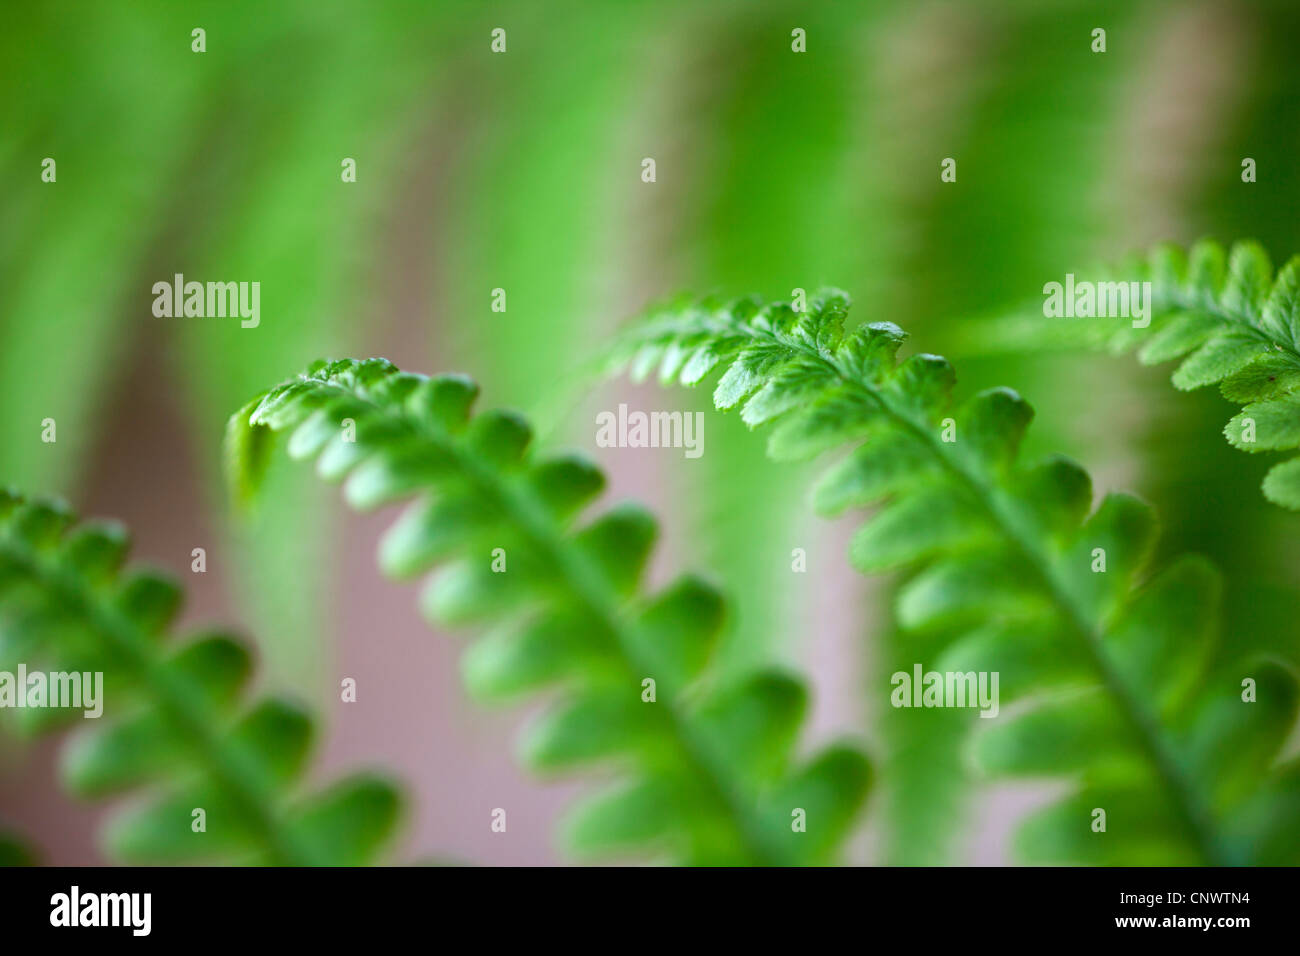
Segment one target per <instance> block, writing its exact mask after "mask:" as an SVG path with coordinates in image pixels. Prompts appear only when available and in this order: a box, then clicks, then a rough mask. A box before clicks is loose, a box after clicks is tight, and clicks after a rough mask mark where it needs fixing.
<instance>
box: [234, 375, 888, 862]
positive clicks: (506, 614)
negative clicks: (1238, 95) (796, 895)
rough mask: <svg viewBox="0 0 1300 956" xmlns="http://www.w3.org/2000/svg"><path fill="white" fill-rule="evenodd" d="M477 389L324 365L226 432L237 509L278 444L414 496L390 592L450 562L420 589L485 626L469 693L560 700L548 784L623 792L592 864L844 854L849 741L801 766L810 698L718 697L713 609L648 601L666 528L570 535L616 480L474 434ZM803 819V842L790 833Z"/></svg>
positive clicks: (611, 522)
mask: <svg viewBox="0 0 1300 956" xmlns="http://www.w3.org/2000/svg"><path fill="white" fill-rule="evenodd" d="M476 395H477V387H476V386H475V385H474V384H473V383H472V382H471V381H469V380H468V379H466V378H464V377H462V376H456V375H444V376H438V377H435V378H427V377H425V376H421V375H414V374H409V373H405V372H400V371H398V369H397V368H395V367H394V366H393V365H392V364H391V363H389V362H387V361H385V360H382V359H370V360H366V361H354V360H342V361H335V362H328V363H324V362H322V363H317V364H315V365H313V366H312V367H311V368H310V369H309V370H308V372H307V373H306V374H304V375H301V376H299V377H298V378H295V379H293V380H291V381H288V382H285V383H284V384H282V385H279V386H277V387H275V388H273V389H271V390H270V391H269V392H267V393H266V394H264V395H263V396H261V397H259V398H257V399H255V400H254V401H253V402H251V403H250V404H249V405H248V406H246V407H245V408H244V409H243V410H241V411H240V412H239V413H238V414H236V415H235V416H234V418H233V419H232V420H231V425H230V430H229V442H228V460H229V462H230V463H231V471H232V474H231V481H232V485H233V487H235V488H236V490H237V491H239V490H242V493H244V494H248V493H251V492H253V491H255V490H256V487H257V484H258V470H259V467H260V464H261V463H264V462H265V452H266V449H267V439H268V438H269V436H270V435H271V433H272V432H281V431H292V436H291V437H290V439H289V442H288V452H289V454H290V455H291V456H293V457H297V458H311V457H314V458H316V459H317V470H318V472H319V473H320V474H321V476H322V477H324V478H326V479H327V480H335V481H339V480H342V479H344V478H345V477H346V478H347V483H346V485H345V487H344V496H345V498H346V499H347V500H348V502H349V503H350V504H352V505H353V506H354V507H357V508H372V507H376V506H378V505H381V504H385V503H389V502H392V501H395V500H398V499H403V498H407V497H412V496H413V497H415V498H416V499H417V500H415V501H414V502H413V503H412V504H411V505H410V507H409V508H408V510H407V511H406V513H405V515H404V516H403V517H402V518H401V519H400V520H399V521H398V523H397V524H396V525H395V526H394V527H393V528H392V529H391V530H390V531H389V532H388V534H387V535H386V537H385V538H384V541H383V544H382V547H381V553H380V563H381V565H382V567H383V569H384V570H385V571H386V572H387V573H389V574H391V575H394V576H402V577H405V576H411V575H416V574H421V573H423V572H426V571H428V570H430V569H432V568H434V567H435V566H439V565H443V564H447V565H448V566H447V567H444V568H443V569H442V570H441V572H440V573H439V574H437V575H435V576H434V577H433V578H432V579H431V581H430V584H429V586H428V587H427V589H426V590H425V592H424V596H423V601H422V605H423V609H424V611H425V612H426V614H427V616H428V617H430V618H431V619H432V620H436V621H439V622H442V623H447V624H452V625H455V624H466V623H471V622H482V623H492V624H494V625H495V627H494V629H493V631H492V633H490V634H489V635H488V636H487V637H485V638H483V639H482V640H480V641H479V642H478V643H476V644H475V645H473V646H472V647H471V649H470V650H469V651H468V653H467V654H466V656H465V659H464V676H465V679H466V682H467V683H468V685H469V687H470V689H471V691H473V692H475V693H477V694H479V695H481V696H484V697H489V698H504V697H511V696H515V695H518V694H522V693H526V692H530V691H534V690H538V689H540V688H542V687H543V686H546V685H549V684H560V685H561V686H562V688H563V692H564V693H563V701H562V703H560V704H559V705H558V706H557V707H555V708H554V709H553V710H552V711H550V712H549V713H548V714H547V715H546V716H544V717H543V718H542V719H541V720H540V721H539V722H538V723H537V724H535V725H534V726H532V727H531V728H530V729H529V731H528V732H527V733H526V735H525V737H524V739H523V743H522V747H521V750H522V756H523V759H524V760H525V762H526V763H527V764H529V765H530V766H531V767H533V768H535V769H537V770H541V771H560V770H568V769H571V768H576V767H579V766H582V765H585V764H590V763H593V762H604V763H606V764H613V765H614V766H615V767H617V768H618V770H619V771H620V772H621V773H620V778H621V779H620V781H619V782H618V783H617V784H615V785H614V786H613V787H612V788H610V789H608V790H606V791H605V792H603V793H601V794H599V795H598V796H596V797H595V798H592V799H589V800H588V801H587V802H586V803H584V804H583V805H582V806H581V807H580V808H579V809H578V810H577V811H576V812H574V813H573V814H572V815H571V817H570V819H569V822H568V824H567V826H566V839H565V842H566V843H567V845H568V847H569V849H570V851H571V852H573V853H575V854H577V855H579V856H581V857H591V856H601V855H604V856H608V855H621V854H627V853H638V854H642V853H654V854H662V855H665V856H667V857H668V858H670V859H672V860H674V861H679V862H685V863H693V864H764V863H774V864H792V863H800V864H801V863H816V862H821V861H824V860H827V859H829V858H831V857H832V856H833V855H834V854H835V853H836V852H837V850H838V849H839V845H840V843H841V842H842V840H843V837H844V836H845V834H846V833H847V832H848V829H849V827H850V825H851V823H852V820H853V818H854V815H855V813H856V811H857V809H858V807H859V805H860V804H861V802H862V800H863V799H864V797H865V794H866V790H867V786H868V778H869V767H868V764H867V762H866V760H865V758H864V757H863V756H862V755H861V754H859V753H858V752H857V751H856V750H855V749H853V748H851V747H850V746H848V745H845V744H835V745H832V746H830V747H828V748H827V749H825V750H823V751H822V752H821V753H820V754H818V755H816V756H815V757H813V758H812V759H811V760H809V761H807V762H800V761H798V760H797V759H796V758H795V756H794V754H793V745H794V742H795V739H796V737H797V735H798V730H799V726H800V724H801V721H802V716H803V713H804V709H805V704H806V692H805V690H804V688H803V686H802V685H801V684H800V683H799V682H797V681H795V680H794V679H792V678H791V677H789V676H786V675H783V674H776V673H763V674H759V675H756V676H754V677H752V678H749V679H746V680H744V681H743V682H741V683H739V684H735V685H727V686H715V683H716V682H714V681H711V680H710V675H709V671H708V659H709V655H710V652H711V650H712V648H713V646H714V644H715V641H716V638H717V636H718V634H719V633H720V631H721V628H722V626H723V621H724V613H725V608H724V604H723V600H722V597H721V595H719V594H718V592H717V591H716V590H714V589H713V588H712V587H711V586H709V585H708V584H706V583H704V582H703V581H701V580H699V579H696V578H693V577H687V578H683V579H681V580H679V581H678V582H677V583H675V584H673V585H671V586H670V587H668V588H667V589H665V590H664V591H662V592H660V593H658V594H656V595H645V594H643V593H642V591H641V588H640V585H639V582H640V579H641V576H642V572H643V570H644V568H645V565H646V563H647V561H648V559H649V556H650V552H651V549H652V546H653V542H654V538H655V534H656V526H655V522H654V520H653V519H652V518H651V516H650V515H648V514H647V513H646V512H645V511H643V510H641V509H640V508H636V507H632V506H620V507H616V508H614V509H612V510H610V511H607V512H606V513H604V514H603V515H601V516H600V517H598V518H596V519H594V520H592V521H589V522H587V523H586V524H584V525H582V526H580V527H578V526H577V524H578V519H579V516H580V515H581V513H582V512H583V510H584V508H585V507H586V505H587V504H588V503H589V502H591V501H592V500H593V499H594V498H595V497H597V496H598V495H599V493H600V492H601V490H602V488H603V485H604V476H603V475H602V474H601V472H600V471H599V470H598V469H597V468H596V467H595V466H594V465H593V464H591V463H590V462H588V461H586V460H583V459H581V458H577V457H572V456H561V457H554V458H548V459H542V460H535V459H534V458H533V457H532V456H531V455H530V454H529V451H528V445H529V440H530V432H529V428H528V426H527V424H526V423H525V422H524V421H523V420H522V419H521V418H519V417H518V416H517V415H514V414H511V413H508V412H485V413H482V414H478V415H474V416H471V414H470V408H471V405H472V404H473V402H474V400H475V398H476ZM796 811H798V812H799V813H803V814H806V820H807V826H806V832H803V831H801V830H800V828H799V827H797V826H794V825H792V824H793V823H794V822H795V820H794V819H793V818H794V817H797V816H798V813H797V812H796Z"/></svg>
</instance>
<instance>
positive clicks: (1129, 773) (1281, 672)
mask: <svg viewBox="0 0 1300 956" xmlns="http://www.w3.org/2000/svg"><path fill="white" fill-rule="evenodd" d="M848 304H849V303H848V297H847V296H846V295H845V294H844V293H842V292H839V291H837V290H824V291H822V292H821V293H819V294H818V295H817V296H815V297H814V298H812V299H811V301H810V302H809V303H808V304H807V306H806V307H803V306H800V307H799V309H798V310H795V309H793V308H792V307H791V305H790V304H788V303H769V304H763V303H761V302H759V301H757V300H740V301H738V302H732V303H707V302H706V303H700V304H686V305H679V306H670V307H668V308H665V309H663V310H662V311H658V312H656V313H654V314H653V315H652V316H651V317H650V318H649V319H648V320H646V321H645V322H644V323H642V324H640V325H638V326H636V327H635V328H634V329H633V330H632V331H631V332H630V333H629V334H628V335H627V337H626V339H625V341H624V343H623V345H622V347H621V348H620V349H619V350H618V356H617V364H618V365H629V364H630V365H631V367H632V370H633V374H634V375H646V374H649V373H650V372H652V371H654V370H655V369H657V370H658V375H659V378H660V380H661V381H663V382H665V383H667V382H675V381H680V382H682V383H683V384H688V385H691V384H696V383H698V382H700V381H701V380H702V379H704V378H705V377H706V376H708V375H709V373H710V372H712V371H714V370H717V369H720V370H722V374H721V378H720V380H719V381H718V384H717V387H716V389H715V391H714V393H713V400H714V404H715V405H716V406H717V407H718V408H720V409H730V408H740V410H741V411H740V417H741V418H742V420H743V421H744V422H745V423H746V424H747V425H749V426H750V427H751V428H757V427H758V426H761V425H766V424H768V423H775V424H774V427H773V429H772V431H771V433H770V436H769V438H768V443H767V450H768V454H769V455H770V456H772V457H773V458H776V459H802V458H807V457H813V456H816V455H818V454H820V453H822V452H824V451H826V450H828V449H830V448H834V447H837V446H840V445H842V444H844V443H845V442H848V441H856V440H859V439H862V438H865V439H866V441H865V442H864V443H863V444H861V445H860V446H859V447H857V448H856V449H855V450H854V451H853V452H852V453H850V454H849V455H847V456H846V457H844V458H843V459H841V460H840V461H839V463H838V464H836V465H835V466H833V467H832V468H831V469H830V470H829V471H828V472H827V473H826V475H825V476H824V477H823V478H822V480H821V481H820V483H819V485H818V487H817V493H816V501H817V504H818V507H819V508H820V509H821V510H823V511H827V512H831V513H834V512H838V511H840V510H842V509H844V508H846V507H850V506H860V505H870V504H878V503H881V502H882V501H883V502H884V504H883V506H882V507H881V508H880V509H879V510H878V512H877V513H876V514H875V515H874V516H873V517H872V518H871V520H870V521H869V522H868V523H867V524H866V525H865V526H864V527H863V528H862V529H861V530H860V531H859V532H858V534H857V536H856V537H855V538H854V540H853V543H852V545H851V548H850V559H851V560H852V562H853V563H854V565H855V566H857V567H858V568H859V569H861V570H863V571H865V572H879V571H885V570H892V569H899V568H908V569H916V573H915V574H914V575H912V576H910V577H909V578H908V580H907V583H906V584H905V585H904V587H903V588H902V590H901V591H900V593H899V596H898V602H897V605H896V613H897V616H898V620H899V623H900V624H901V625H902V626H903V627H904V628H905V629H907V630H908V631H912V632H918V633H925V632H927V631H930V632H933V631H934V630H936V629H942V630H944V631H947V632H949V634H950V637H951V640H950V641H949V643H948V644H947V646H946V647H945V648H944V649H943V653H942V654H941V656H940V658H939V659H938V661H937V662H936V663H935V669H936V670H938V671H941V672H945V673H957V674H963V673H984V674H993V673H996V674H999V675H1000V697H1001V703H1002V705H1008V704H1016V703H1022V704H1025V705H1027V706H1025V707H1022V708H1018V712H1017V713H1016V714H1015V715H1014V717H1011V716H1009V715H1008V717H1007V718H1004V719H1002V720H1000V721H998V722H997V723H996V724H994V725H993V726H992V729H990V730H988V731H987V732H985V733H983V734H981V735H980V739H979V741H978V744H979V746H978V748H977V759H978V761H979V763H980V764H981V765H982V766H983V767H984V768H985V769H987V770H989V771H991V772H993V773H995V774H1012V775H1019V776H1046V775H1054V774H1060V775H1066V776H1068V777H1070V778H1071V781H1072V783H1073V786H1072V788H1071V793H1070V795H1069V796H1068V797H1067V798H1066V799H1065V800H1064V801H1063V802H1061V803H1059V804H1056V805H1054V806H1052V807H1051V808H1049V809H1048V810H1046V811H1044V812H1042V813H1041V814H1039V815H1036V816H1035V817H1033V818H1032V819H1031V820H1030V821H1029V822H1028V823H1027V824H1026V826H1025V829H1024V831H1023V832H1022V836H1021V840H1020V847H1021V850H1022V853H1023V854H1024V856H1025V857H1026V858H1028V859H1029V860H1030V861H1031V862H1072V863H1095V864H1109V865H1134V864H1137V863H1141V862H1150V861H1153V860H1155V861H1159V862H1161V863H1164V864H1166V865H1183V864H1201V865H1236V864H1245V863H1292V864H1293V863H1296V862H1298V861H1300V826H1297V817H1296V810H1297V808H1298V807H1300V760H1295V759H1291V760H1289V761H1285V762H1282V763H1281V765H1280V766H1279V765H1278V761H1279V758H1280V756H1281V753H1282V749H1283V745H1284V744H1285V742H1286V740H1287V738H1288V736H1289V734H1290V732H1291V730H1292V728H1293V726H1294V724H1295V719H1296V714H1297V702H1298V700H1300V697H1298V695H1297V686H1296V681H1295V678H1294V676H1293V674H1292V673H1291V672H1290V671H1288V670H1287V669H1285V668H1283V667H1281V666H1279V665H1278V664H1276V663H1274V662H1271V661H1269V660H1267V659H1264V658H1262V657H1260V656H1259V655H1258V647H1257V646H1256V647H1252V646H1251V645H1250V643H1249V642H1248V641H1246V640H1239V641H1238V642H1237V643H1236V646H1235V647H1234V648H1233V650H1232V657H1231V658H1230V659H1229V661H1226V662H1225V661H1222V660H1218V659H1216V656H1215V653H1214V646H1213V645H1214V643H1215V641H1214V636H1215V633H1216V623H1217V616H1218V611H1219V607H1218V597H1219V591H1220V586H1221V585H1220V580H1219V577H1218V574H1217V573H1216V572H1215V571H1214V569H1213V568H1212V566H1211V565H1210V564H1209V563H1208V562H1206V561H1204V560H1203V559H1200V558H1190V557H1189V558H1183V559H1180V560H1178V561H1176V562H1175V563H1173V564H1172V565H1170V566H1169V567H1166V568H1164V569H1162V570H1160V571H1158V572H1156V573H1154V574H1152V575H1151V576H1150V577H1149V579H1148V572H1149V568H1148V565H1149V560H1150V556H1151V553H1152V551H1153V550H1154V543H1155V538H1156V523H1155V517H1154V515H1153V513H1152V511H1151V509H1150V508H1148V507H1147V506H1146V505H1144V504H1142V503H1141V502H1140V501H1138V500H1137V499H1136V498H1133V497H1130V496H1127V495H1121V494H1112V495H1108V496H1106V497H1105V498H1104V499H1103V500H1102V501H1101V503H1100V504H1099V505H1098V506H1097V508H1096V510H1095V511H1094V510H1093V502H1092V483H1091V480H1090V479H1089V476H1088V474H1087V473H1086V472H1085V471H1083V470H1082V469H1081V468H1079V467H1078V466H1077V465H1075V464H1074V463H1072V462H1070V461H1067V460H1066V459H1063V458H1060V457H1053V458H1049V459H1047V460H1045V461H1042V462H1037V463H1032V464H1026V463H1023V462H1021V461H1019V460H1018V452H1019V446H1020V442H1021V437H1022V435H1023V433H1024V431H1025V429H1026V427H1027V426H1028V424H1029V421H1030V419H1031V418H1032V416H1033V411H1032V409H1031V408H1030V407H1029V405H1028V404H1027V403H1026V402H1025V401H1024V400H1023V399H1021V398H1020V396H1019V395H1017V394H1016V393H1015V392H1013V391H1011V390H1010V389H1006V388H1000V389H990V390H987V391H983V392H980V393H979V394H978V395H976V396H974V397H973V398H971V399H969V400H968V401H966V402H964V403H962V404H960V405H955V404H954V402H953V399H952V387H953V383H954V381H955V376H954V373H953V369H952V367H951V366H950V365H949V364H948V362H947V361H946V360H944V359H942V358H940V357H938V356H935V355H928V354H918V355H913V356H911V357H910V358H908V359H907V360H906V361H904V362H901V363H899V362H897V360H896V357H895V353H896V352H897V350H898V348H899V346H900V345H901V344H902V342H903V338H904V334H903V332H902V330H901V329H899V328H898V326H896V325H894V324H892V323H885V322H881V323H871V324H869V325H864V326H859V327H858V328H857V329H856V330H854V331H852V332H850V333H846V332H845V329H844V323H845V317H846V315H847V312H848ZM1243 678H1249V679H1250V683H1251V685H1252V686H1253V687H1256V690H1255V693H1254V694H1251V695H1250V696H1249V698H1248V697H1247V693H1246V692H1245V691H1243V686H1245V684H1246V681H1245V680H1243ZM973 689H974V688H973V687H972V688H971V689H970V690H968V691H967V693H969V692H972V691H973ZM927 691H928V689H927ZM1256 694H1257V696H1255V695H1256ZM918 699H919V693H918ZM963 699H964V698H963ZM951 705H952V703H951V701H950V702H949V706H951ZM995 716H996V715H995ZM1095 808H1100V809H1102V810H1104V811H1105V814H1106V818H1105V820H1106V825H1105V826H1104V827H1103V828H1102V831H1101V833H1100V834H1099V833H1098V832H1097V831H1095V830H1094V829H1093V828H1092V827H1090V826H1089V825H1088V822H1089V818H1090V815H1091V814H1093V813H1094V809H1095Z"/></svg>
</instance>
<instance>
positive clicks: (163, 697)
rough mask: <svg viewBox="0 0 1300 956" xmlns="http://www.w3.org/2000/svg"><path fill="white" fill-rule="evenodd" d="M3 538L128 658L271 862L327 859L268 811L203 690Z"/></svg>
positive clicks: (121, 621)
mask: <svg viewBox="0 0 1300 956" xmlns="http://www.w3.org/2000/svg"><path fill="white" fill-rule="evenodd" d="M0 542H2V543H3V546H4V547H5V549H6V551H7V552H8V554H9V556H10V557H11V558H12V559H13V560H14V561H15V563H17V564H18V565H19V566H21V567H22V568H23V569H24V570H25V571H26V572H27V573H28V574H30V575H31V576H32V577H35V578H37V579H39V580H41V581H42V582H43V583H45V584H46V585H47V586H48V587H49V588H50V590H51V591H52V592H53V593H55V594H58V595H59V596H60V597H61V598H62V600H63V602H64V606H66V607H71V608H74V609H75V610H76V611H77V612H79V613H80V614H81V615H82V616H83V617H84V619H85V620H86V621H87V622H88V623H90V625H91V626H92V627H93V628H94V630H95V632H96V633H97V634H99V635H101V636H102V637H104V638H105V639H106V640H108V641H110V642H111V643H112V645H113V647H114V649H115V650H116V651H118V652H119V653H120V654H121V655H122V656H123V657H124V658H125V659H126V660H127V661H128V662H129V667H130V668H131V669H132V670H133V671H134V672H135V673H136V674H137V675H139V676H140V678H141V680H140V684H141V686H142V687H143V692H144V693H146V694H149V695H151V696H152V697H153V698H154V702H155V704H156V705H157V706H158V709H159V711H160V712H162V713H164V714H165V715H166V716H167V717H168V718H170V719H171V720H172V721H174V725H175V726H176V727H178V728H179V729H180V730H181V731H182V732H183V734H184V736H185V737H186V738H187V739H188V740H189V741H190V742H191V744H192V745H193V750H194V752H195V753H196V754H197V755H198V757H199V759H200V760H201V761H202V762H203V763H204V764H206V766H207V767H208V769H209V770H210V771H211V774H212V779H213V780H215V781H216V782H217V783H218V784H219V786H220V787H221V788H222V789H223V790H224V791H225V792H226V793H227V795H228V796H229V797H230V798H231V799H232V801H233V803H234V805H235V806H236V807H237V808H238V811H239V812H240V813H241V815H242V816H243V818H244V819H245V820H246V821H247V822H249V823H250V824H251V825H252V828H253V829H254V831H255V832H256V833H257V835H258V836H259V838H260V839H261V841H262V843H263V844H264V845H265V849H266V851H267V854H268V860H269V862H270V863H271V864H273V865H281V866H312V865H320V864H322V863H323V862H325V861H323V860H318V859H316V856H315V854H314V853H312V852H311V850H310V849H309V848H308V847H307V846H306V845H304V844H303V843H302V841H300V840H298V839H297V838H296V837H295V836H294V835H293V834H292V833H290V832H289V830H288V828H286V827H284V826H283V825H282V823H281V821H280V820H279V819H278V818H276V817H275V816H274V815H273V814H272V813H271V812H270V810H269V809H268V808H269V807H271V806H273V805H274V798H275V793H274V788H273V787H271V786H269V785H268V783H267V782H266V781H265V780H264V779H262V776H261V774H260V773H258V772H257V771H256V770H255V769H254V768H251V767H249V766H247V762H246V761H245V759H244V758H243V757H242V756H241V755H240V754H239V753H238V752H237V751H236V750H234V749H233V748H231V747H229V746H227V745H226V743H225V741H224V740H223V739H222V738H221V736H220V735H219V733H218V732H217V729H216V728H218V727H219V726H220V718H219V716H218V715H217V714H216V713H214V712H212V711H211V709H210V708H207V707H204V706H203V705H202V704H201V703H199V701H201V699H202V696H201V694H199V693H196V692H195V691H194V689H193V688H191V687H189V686H187V685H186V683H185V682H184V681H183V680H178V679H176V677H175V675H173V674H171V673H169V672H168V671H167V670H166V668H164V667H162V666H161V664H160V661H159V658H158V656H157V655H156V654H155V653H153V651H152V642H151V641H150V640H149V639H148V638H147V637H145V636H144V635H142V634H141V633H140V632H139V631H138V630H137V629H136V627H135V626H134V625H133V624H132V623H131V622H130V620H129V619H127V618H126V617H124V616H123V615H121V614H119V613H118V612H117V611H115V610H114V609H113V608H111V607H109V606H107V605H106V604H105V603H104V602H103V601H101V600H99V599H98V598H97V596H96V595H95V594H94V593H93V592H92V591H91V590H90V589H89V588H88V587H87V586H86V585H85V582H83V581H82V580H81V579H80V578H78V577H77V576H76V575H74V574H70V573H68V572H66V571H64V570H63V569H61V568H59V567H57V566H52V565H50V564H47V563H46V562H44V561H42V560H41V558H40V556H39V555H38V554H35V553H33V552H32V551H31V550H30V549H28V548H26V547H24V546H23V545H22V544H21V543H20V542H18V541H17V540H15V539H14V538H13V537H12V536H5V537H4V538H2V539H0Z"/></svg>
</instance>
